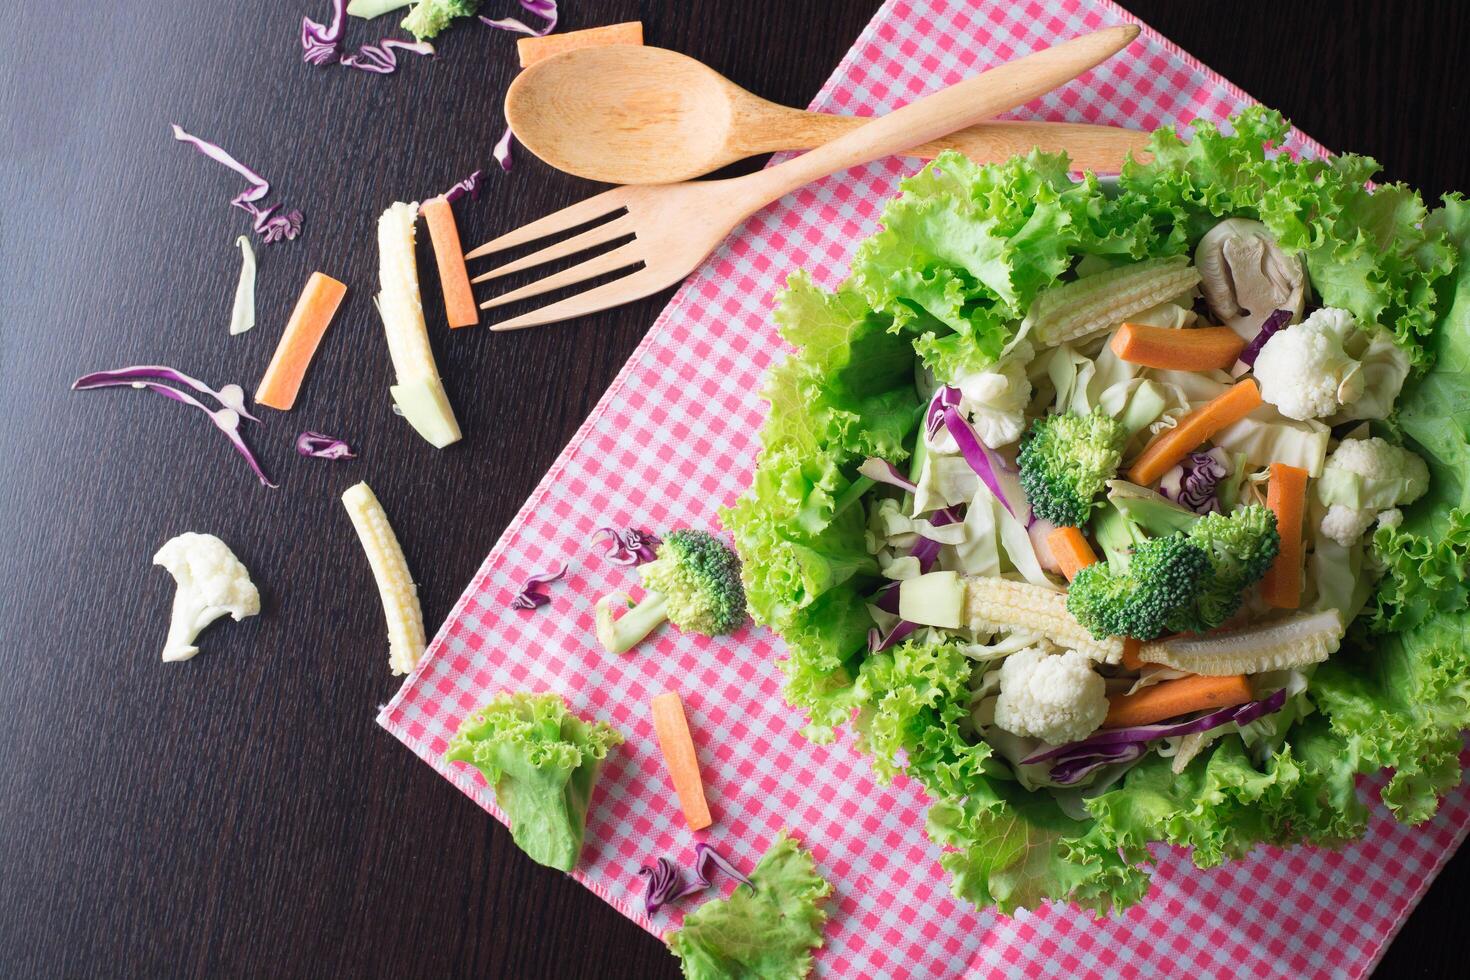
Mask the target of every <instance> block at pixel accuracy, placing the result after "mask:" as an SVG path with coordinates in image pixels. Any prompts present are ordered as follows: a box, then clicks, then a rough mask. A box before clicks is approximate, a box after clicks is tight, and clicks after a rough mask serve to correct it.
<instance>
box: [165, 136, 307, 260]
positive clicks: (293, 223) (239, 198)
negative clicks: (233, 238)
mask: <svg viewBox="0 0 1470 980" xmlns="http://www.w3.org/2000/svg"><path fill="white" fill-rule="evenodd" d="M173 132H174V139H176V140H178V141H179V142H181V143H188V144H189V145H190V146H192V147H194V148H195V149H196V150H198V151H199V152H200V153H203V154H204V155H205V156H207V157H209V159H211V160H213V161H214V162H215V163H220V164H223V165H224V166H226V167H229V168H230V169H231V170H233V171H235V173H237V174H239V175H240V176H241V177H244V178H245V179H246V180H247V181H249V182H250V187H249V188H248V189H246V190H243V191H241V192H240V193H239V194H237V195H235V197H234V198H232V199H231V200H230V204H232V205H234V206H235V207H237V208H239V209H240V210H242V211H244V212H245V213H246V214H249V215H250V216H251V217H252V218H254V219H255V221H254V225H253V227H254V228H255V233H256V234H257V235H259V236H260V237H261V238H262V239H263V240H264V241H265V243H266V244H267V245H270V244H272V243H274V242H278V241H280V240H281V239H282V238H286V239H291V238H295V237H296V236H297V235H298V234H300V233H301V212H300V211H294V210H293V211H288V212H286V213H285V214H276V213H275V212H276V211H277V210H278V209H279V208H280V205H279V204H272V205H271V206H270V207H268V208H261V207H260V206H259V205H257V204H256V203H255V202H256V201H259V200H260V199H261V198H263V197H265V196H266V195H267V194H269V193H270V192H271V185H270V184H269V183H268V182H267V181H266V179H265V178H264V177H262V176H260V174H258V173H256V172H255V171H254V170H251V169H250V168H249V167H247V166H245V165H244V164H243V163H241V162H240V161H238V160H236V159H235V158H234V157H232V156H230V155H229V154H228V153H226V152H225V151H224V150H223V149H221V148H220V147H218V146H216V145H215V144H214V143H211V142H209V141H208V140H202V139H200V138H199V137H197V136H191V135H190V134H189V133H186V132H184V130H183V129H181V128H180V127H179V126H178V125H177V124H174V127H173Z"/></svg>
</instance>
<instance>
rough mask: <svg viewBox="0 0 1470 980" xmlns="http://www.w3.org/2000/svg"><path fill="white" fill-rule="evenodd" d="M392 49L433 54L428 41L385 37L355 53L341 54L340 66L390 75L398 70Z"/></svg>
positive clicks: (432, 48) (395, 56)
mask: <svg viewBox="0 0 1470 980" xmlns="http://www.w3.org/2000/svg"><path fill="white" fill-rule="evenodd" d="M394 49H397V50H399V51H407V52H408V53H409V54H419V55H425V56H428V57H432V56H433V54H434V46H433V45H432V44H430V43H429V42H428V41H400V40H398V38H396V37H387V38H384V39H383V40H381V41H379V42H378V43H377V44H364V45H363V46H362V47H360V48H358V49H357V53H356V54H347V55H343V56H342V67H344V68H356V69H357V70H358V71H365V72H371V73H372V74H374V75H391V74H393V72H395V71H397V70H398V56H397V55H395V54H394V53H393V51H394Z"/></svg>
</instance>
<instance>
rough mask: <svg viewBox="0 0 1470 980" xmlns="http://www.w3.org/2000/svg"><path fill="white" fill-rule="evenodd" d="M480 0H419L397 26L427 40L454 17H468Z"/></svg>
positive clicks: (477, 6) (446, 25) (420, 38)
mask: <svg viewBox="0 0 1470 980" xmlns="http://www.w3.org/2000/svg"><path fill="white" fill-rule="evenodd" d="M479 6H480V0H419V3H418V4H416V5H415V6H414V8H413V9H412V10H410V11H409V12H408V16H407V17H405V18H403V23H402V24H400V25H399V26H400V27H402V28H403V29H404V30H405V31H408V32H409V33H410V34H412V35H413V36H414V37H416V38H418V39H419V40H420V41H427V40H428V39H429V38H431V37H434V36H436V35H437V34H438V33H439V32H440V31H442V30H444V28H446V27H448V26H449V22H450V21H452V20H454V19H455V18H456V17H468V16H469V15H470V14H473V13H474V12H475V11H476V10H477V9H478V8H479Z"/></svg>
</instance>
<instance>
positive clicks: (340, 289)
mask: <svg viewBox="0 0 1470 980" xmlns="http://www.w3.org/2000/svg"><path fill="white" fill-rule="evenodd" d="M345 295H347V286H346V285H344V284H343V283H340V282H338V281H337V280H336V279H333V278H332V277H331V276H329V275H326V274H325V273H321V272H313V273H312V274H311V278H310V279H308V280H306V288H305V289H303V290H302V291H301V297H300V298H299V299H297V300H296V308H295V309H294V310H292V311H291V319H290V320H288V321H286V329H285V331H284V332H283V333H282V334H281V341H280V343H278V344H277V345H276V352H275V355H274V356H272V357H271V362H270V364H269V365H268V366H267V367H266V369H265V374H264V376H262V377H261V379H260V384H259V386H257V387H256V389H255V401H256V402H257V403H258V404H261V405H265V406H267V407H268V408H276V409H280V410H281V411H283V412H288V411H290V410H291V407H292V406H294V405H295V404H296V396H297V395H299V394H300V393H301V382H302V381H304V380H305V379H306V369H307V368H308V367H309V366H310V365H311V359H312V357H314V356H315V355H316V349H317V347H318V346H319V345H320V344H321V342H322V337H323V335H325V334H326V332H327V327H329V326H331V325H332V318H333V317H334V316H336V315H337V308H338V307H339V306H341V305H342V297H343V296H345Z"/></svg>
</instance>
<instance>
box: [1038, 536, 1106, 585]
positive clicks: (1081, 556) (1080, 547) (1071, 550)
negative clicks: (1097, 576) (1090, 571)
mask: <svg viewBox="0 0 1470 980" xmlns="http://www.w3.org/2000/svg"><path fill="white" fill-rule="evenodd" d="M1046 545H1047V547H1048V548H1050V549H1051V554H1052V557H1053V558H1055V559H1056V560H1057V564H1058V565H1060V566H1061V569H1062V574H1063V575H1065V576H1067V581H1068V582H1070V581H1072V579H1074V578H1076V577H1077V573H1078V572H1080V571H1082V569H1084V568H1086V567H1087V566H1088V565H1091V564H1093V563H1095V562H1096V561H1097V554H1096V553H1095V552H1094V551H1093V550H1092V545H1090V544H1088V543H1087V536H1086V535H1084V534H1083V533H1082V530H1081V529H1080V528H1075V527H1059V528H1057V529H1056V530H1054V531H1051V532H1049V533H1048V534H1047V536H1046Z"/></svg>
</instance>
